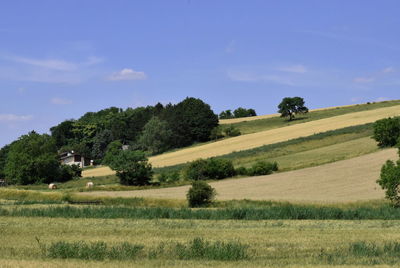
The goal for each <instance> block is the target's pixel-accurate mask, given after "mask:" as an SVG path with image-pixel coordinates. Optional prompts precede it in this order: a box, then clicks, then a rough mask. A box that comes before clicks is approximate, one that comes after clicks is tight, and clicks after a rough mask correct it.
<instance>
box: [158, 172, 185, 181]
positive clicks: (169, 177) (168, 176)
mask: <svg viewBox="0 0 400 268" xmlns="http://www.w3.org/2000/svg"><path fill="white" fill-rule="evenodd" d="M157 179H158V181H159V182H160V183H174V182H177V181H179V180H180V179H181V175H180V173H179V171H170V172H162V173H161V174H160V175H158V177H157Z"/></svg>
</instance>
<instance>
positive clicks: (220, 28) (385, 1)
mask: <svg viewBox="0 0 400 268" xmlns="http://www.w3.org/2000/svg"><path fill="white" fill-rule="evenodd" d="M399 14H400V2H399V1H397V0H393V1H390V0H382V1H376V0H374V1H372V0H371V1H368V0H358V1H357V0H349V1H344V0H340V1H339V0H337V1H334V0H330V1H321V0H318V1H311V0H292V1H284V0H282V1H272V0H271V1H267V0H260V1H257V0H249V1H244V0H242V1H241V0H226V1H223V0H217V1H216V0H201V1H200V0H168V1H165V0H159V1H152V0H149V1H144V0H143V1H134V0H130V1H128V0H126V1H118V0H113V1H100V0H96V1H95V0H91V1H90V0H85V1H81V0H79V1H78V0H68V1H67V0H65V1H62V0H60V1H41V0H38V1H18V0H9V1H7V0H5V1H1V3H0V146H2V145H4V144H7V143H9V142H11V141H12V140H15V139H16V138H18V137H19V136H20V135H22V134H25V133H27V132H28V131H30V130H36V131H38V132H41V133H43V132H48V130H49V128H50V127H51V126H53V125H56V124H58V123H59V122H61V121H63V120H65V119H70V118H78V117H80V116H81V115H83V114H84V113H85V112H87V111H97V110H99V109H103V108H106V107H110V106H117V107H122V108H126V107H137V106H142V105H153V104H155V103H156V102H158V101H160V102H162V103H168V102H172V103H176V102H178V101H180V100H182V99H183V98H185V97H186V96H193V97H198V98H201V99H203V100H204V101H205V102H207V103H209V104H210V105H211V106H212V108H213V110H214V111H215V112H216V113H219V112H220V111H221V110H225V109H234V108H237V107H238V106H243V107H247V108H254V109H256V111H257V113H258V114H266V113H274V112H276V110H277V108H276V106H277V105H278V103H279V102H280V100H281V99H282V98H283V97H286V96H301V97H304V99H305V101H306V104H307V106H308V107H309V108H311V109H312V108H319V107H326V106H336V105H345V104H352V103H363V102H367V101H377V100H387V99H399V97H398V91H399V88H400V16H399Z"/></svg>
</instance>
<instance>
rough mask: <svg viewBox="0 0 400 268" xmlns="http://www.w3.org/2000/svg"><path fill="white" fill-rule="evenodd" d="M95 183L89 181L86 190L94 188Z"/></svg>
mask: <svg viewBox="0 0 400 268" xmlns="http://www.w3.org/2000/svg"><path fill="white" fill-rule="evenodd" d="M93 186H94V183H93V182H91V181H89V182H88V183H86V188H93Z"/></svg>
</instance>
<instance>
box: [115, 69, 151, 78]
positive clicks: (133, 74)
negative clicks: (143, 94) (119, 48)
mask: <svg viewBox="0 0 400 268" xmlns="http://www.w3.org/2000/svg"><path fill="white" fill-rule="evenodd" d="M146 78H147V76H146V74H145V73H144V72H141V71H135V70H133V69H128V68H125V69H122V70H121V71H118V72H115V73H112V74H111V75H110V76H109V77H107V80H110V81H121V80H144V79H146Z"/></svg>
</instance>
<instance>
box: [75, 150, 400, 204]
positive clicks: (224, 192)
mask: <svg viewBox="0 0 400 268" xmlns="http://www.w3.org/2000/svg"><path fill="white" fill-rule="evenodd" d="M388 159H393V160H395V159H398V155H397V150H395V149H386V150H381V151H379V152H375V153H372V154H368V155H363V156H360V157H356V158H352V159H348V160H343V161H338V162H334V163H330V164H325V165H322V166H317V167H312V168H305V169H300V170H295V171H289V172H284V173H277V174H273V175H268V176H259V177H249V178H242V179H229V180H223V181H217V182H212V183H210V185H211V186H212V187H214V188H215V189H216V191H217V199H218V200H232V199H253V200H285V201H304V202H348V201H361V200H371V199H380V198H383V197H384V192H383V191H382V190H381V188H380V187H379V186H378V184H377V183H376V180H377V179H378V178H379V172H380V169H381V166H382V165H383V164H384V163H385V162H386V160H388ZM188 189H189V186H181V187H171V188H163V189H151V190H140V191H121V192H86V193H80V194H83V195H91V196H112V197H150V198H165V199H185V197H186V192H187V190H188Z"/></svg>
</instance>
